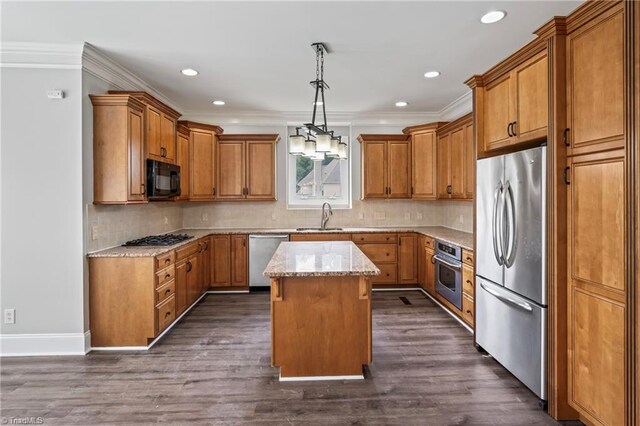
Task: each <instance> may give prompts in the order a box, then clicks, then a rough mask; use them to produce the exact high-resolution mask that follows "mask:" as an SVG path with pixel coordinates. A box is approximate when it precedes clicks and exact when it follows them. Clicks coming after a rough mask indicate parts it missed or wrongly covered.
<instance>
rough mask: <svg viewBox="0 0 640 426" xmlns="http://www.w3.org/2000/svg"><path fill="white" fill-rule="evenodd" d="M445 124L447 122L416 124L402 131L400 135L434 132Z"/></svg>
mask: <svg viewBox="0 0 640 426" xmlns="http://www.w3.org/2000/svg"><path fill="white" fill-rule="evenodd" d="M447 123H448V122H447V121H436V122H433V123H427V124H416V125H415V126H408V127H405V128H404V129H402V133H404V134H405V135H410V134H412V133H418V132H428V131H436V130H438V128H439V127H441V126H444V125H445V124H447Z"/></svg>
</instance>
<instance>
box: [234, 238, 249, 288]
mask: <svg viewBox="0 0 640 426" xmlns="http://www.w3.org/2000/svg"><path fill="white" fill-rule="evenodd" d="M247 239H248V238H247V236H246V235H232V236H231V285H232V286H233V287H245V286H248V285H249V263H248V260H249V244H248V241H247Z"/></svg>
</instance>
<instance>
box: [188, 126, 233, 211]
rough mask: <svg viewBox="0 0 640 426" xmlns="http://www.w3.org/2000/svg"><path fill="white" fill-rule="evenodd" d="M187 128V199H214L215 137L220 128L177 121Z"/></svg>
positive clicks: (220, 131) (220, 130)
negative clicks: (188, 159) (188, 174)
mask: <svg viewBox="0 0 640 426" xmlns="http://www.w3.org/2000/svg"><path fill="white" fill-rule="evenodd" d="M178 125H181V126H184V127H185V128H187V129H189V158H190V161H189V168H190V170H189V173H190V176H189V185H190V189H189V199H190V200H192V201H213V200H215V199H216V139H217V136H218V134H220V133H222V129H221V128H220V127H218V126H212V125H210V124H202V123H195V122H193V121H179V122H178Z"/></svg>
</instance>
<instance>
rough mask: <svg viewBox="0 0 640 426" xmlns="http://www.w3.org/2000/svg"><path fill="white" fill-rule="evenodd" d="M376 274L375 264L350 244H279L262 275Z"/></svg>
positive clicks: (331, 242) (335, 242)
mask: <svg viewBox="0 0 640 426" xmlns="http://www.w3.org/2000/svg"><path fill="white" fill-rule="evenodd" d="M379 274H380V270H379V269H378V268H377V267H376V265H374V264H373V262H372V261H371V260H369V258H368V257H367V256H365V254H364V253H363V252H362V251H360V249H359V248H358V246H356V245H355V244H354V243H353V242H351V241H327V242H316V241H313V242H306V241H305V242H302V241H301V242H284V243H280V246H279V247H278V249H277V250H276V252H275V253H274V254H273V257H272V258H271V260H270V261H269V264H268V265H267V268H266V269H265V271H264V273H263V275H264V276H268V277H276V278H277V277H314V276H318V277H320V276H353V275H368V276H373V275H379Z"/></svg>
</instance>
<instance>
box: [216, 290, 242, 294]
mask: <svg viewBox="0 0 640 426" xmlns="http://www.w3.org/2000/svg"><path fill="white" fill-rule="evenodd" d="M250 292H251V291H249V290H229V291H226V290H220V291H218V290H207V292H206V294H247V293H250Z"/></svg>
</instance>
